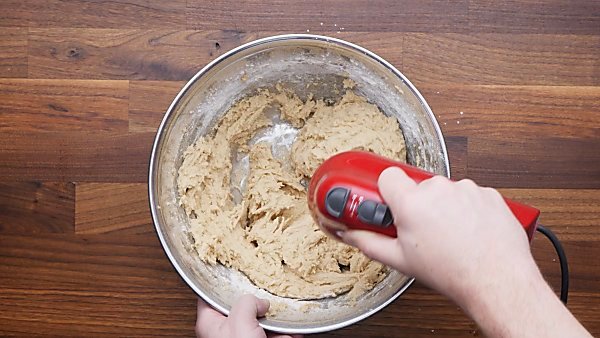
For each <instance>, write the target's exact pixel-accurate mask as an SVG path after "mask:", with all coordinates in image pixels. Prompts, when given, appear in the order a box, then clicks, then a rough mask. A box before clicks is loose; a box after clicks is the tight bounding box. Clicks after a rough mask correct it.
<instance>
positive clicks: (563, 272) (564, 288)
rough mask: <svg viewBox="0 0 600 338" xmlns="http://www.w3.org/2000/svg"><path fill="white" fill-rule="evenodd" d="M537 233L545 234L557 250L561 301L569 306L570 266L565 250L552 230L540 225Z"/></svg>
mask: <svg viewBox="0 0 600 338" xmlns="http://www.w3.org/2000/svg"><path fill="white" fill-rule="evenodd" d="M537 231H539V232H541V233H542V234H544V236H546V237H547V238H548V239H549V240H550V242H552V246H554V250H556V254H558V262H559V263H560V300H561V301H562V302H563V303H564V304H565V305H567V298H568V297H569V265H568V264H567V255H565V250H564V249H563V247H562V245H561V244H560V241H559V240H558V238H557V237H556V235H555V234H554V233H553V232H552V231H550V229H548V228H546V227H545V226H543V225H541V224H538V226H537Z"/></svg>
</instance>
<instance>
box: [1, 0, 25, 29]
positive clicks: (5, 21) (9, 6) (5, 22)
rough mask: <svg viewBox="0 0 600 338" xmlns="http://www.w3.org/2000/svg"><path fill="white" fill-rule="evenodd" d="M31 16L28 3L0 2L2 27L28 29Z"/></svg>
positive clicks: (21, 0)
mask: <svg viewBox="0 0 600 338" xmlns="http://www.w3.org/2000/svg"><path fill="white" fill-rule="evenodd" d="M31 14H32V13H31V12H30V11H29V8H28V7H27V2H26V1H23V0H2V1H0V27H27V26H28V24H29V18H30V17H31Z"/></svg>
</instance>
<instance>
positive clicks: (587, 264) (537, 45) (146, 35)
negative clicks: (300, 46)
mask: <svg viewBox="0 0 600 338" xmlns="http://www.w3.org/2000/svg"><path fill="white" fill-rule="evenodd" d="M309 31H310V33H317V34H325V35H330V36H334V37H339V38H343V39H346V40H348V41H351V42H354V43H357V44H360V45H362V46H364V47H366V48H369V49H371V50H372V51H374V52H376V53H378V54H379V55H381V56H382V57H384V58H386V59H387V60H388V61H390V62H391V63H392V64H394V65H395V66H396V67H397V68H399V69H400V70H401V71H402V72H404V74H405V75H406V76H407V77H408V78H409V79H410V80H411V81H413V82H414V84H415V85H416V86H417V87H418V88H419V90H421V92H422V93H423V95H424V96H425V98H426V99H427V101H428V102H429V103H430V105H431V107H432V108H433V111H434V112H435V114H436V116H437V117H438V121H439V122H440V125H441V127H442V129H443V132H444V135H445V137H446V141H447V144H448V148H449V153H450V161H451V165H452V172H453V177H454V178H463V177H470V178H472V179H474V180H476V181H477V182H479V183H480V184H482V185H489V186H494V187H498V188H501V190H502V192H503V193H505V194H506V195H507V196H510V197H513V198H516V199H518V200H522V201H524V202H526V203H530V204H532V205H534V206H536V207H538V208H540V209H541V210H542V216H541V222H542V223H543V224H545V225H546V226H548V227H549V228H551V229H552V230H554V231H555V232H556V234H557V235H558V236H559V237H560V239H561V240H562V241H563V243H564V246H565V247H566V251H567V254H568V256H569V259H570V268H571V294H570V295H571V297H570V302H569V308H570V309H571V311H573V313H574V314H575V316H576V317H577V318H578V319H579V320H581V321H582V322H583V323H584V325H585V326H586V327H587V328H588V329H589V330H591V332H592V333H593V334H595V335H599V336H600V258H599V257H600V1H598V0H578V1H561V0H548V1H539V0H524V1H512V0H507V1H493V0H481V1H477V0H471V1H469V0H457V1H442V0H404V1H393V0H389V1H365V0H348V1H333V0H324V1H319V0H309V1H295V2H285V1H261V0H250V1H246V2H244V3H240V2H237V1H226V0H215V1H199V0H187V1H186V0H171V1H158V0H154V1H149V0H111V1H101V0H96V1H95V0H69V1H67V0H37V1H36V0H2V1H1V2H0V335H1V336H5V335H17V336H31V335H34V334H44V335H56V336H70V335H72V336H115V335H116V336H124V335H126V336H134V335H135V336H153V335H164V336H193V326H194V321H195V296H194V294H193V293H192V292H191V291H190V289H189V288H188V287H187V286H186V285H185V284H184V283H183V282H182V280H181V279H180V278H179V276H178V275H177V273H176V272H175V270H174V269H173V268H172V266H171V265H170V263H169V261H168V260H167V258H166V256H165V255H164V253H163V251H162V249H161V246H160V244H159V242H158V239H157V237H156V235H155V232H154V229H153V226H152V222H151V219H150V214H149V210H148V201H147V196H146V188H147V185H146V181H147V167H148V158H149V152H150V147H151V144H152V141H153V137H154V133H155V131H156V128H157V126H158V123H159V121H160V119H161V118H162V116H163V113H164V111H165V109H166V107H167V106H168V104H169V103H170V101H171V100H172V99H173V97H174V96H175V94H176V93H177V92H178V90H179V89H180V88H181V86H182V85H183V84H184V83H185V81H187V80H188V79H189V78H191V77H192V76H193V75H194V74H195V73H196V72H197V71H198V70H199V69H200V68H201V67H203V66H204V65H205V64H207V63H208V62H209V61H210V60H212V59H214V58H215V57H216V56H218V55H220V54H222V53H224V52H225V51H227V50H229V49H231V48H233V47H235V46H238V45H240V44H242V43H245V42H248V41H251V40H253V39H256V38H258V37H264V36H268V35H272V34H276V33H290V32H297V33H298V32H299V33H303V32H309ZM499 240H501V239H499ZM532 251H533V253H534V256H535V257H536V259H537V261H538V263H539V265H540V267H541V269H542V271H543V273H544V275H545V276H546V277H547V279H548V281H549V282H550V283H551V284H552V285H553V286H554V287H555V288H556V287H557V286H558V285H559V279H558V277H559V275H558V272H559V270H558V263H557V262H556V257H555V254H554V252H553V251H552V249H551V246H550V245H549V244H548V242H547V241H546V240H545V239H544V238H543V237H541V236H537V237H536V239H535V240H534V241H533V245H532ZM523 325H527V323H525V322H524V323H523ZM472 335H481V333H480V332H479V331H478V330H477V328H476V326H475V325H474V323H473V322H472V321H471V320H469V319H468V318H467V317H466V316H465V315H464V314H463V312H462V311H461V310H460V309H459V308H457V307H456V306H455V305H453V304H452V303H450V302H449V301H447V300H446V299H444V297H442V296H440V295H438V294H437V293H435V292H433V291H431V290H429V289H427V288H425V287H424V286H422V285H419V284H418V283H417V284H416V285H415V286H414V287H412V288H411V289H410V290H409V291H408V292H407V293H406V294H404V295H403V296H402V297H401V298H400V299H399V300H397V301H396V302H394V303H393V304H392V305H390V306H389V307H387V308H386V309H384V310H383V311H381V312H380V313H378V314H377V315H375V316H373V317H371V318H369V319H367V320H365V321H363V322H361V323H359V324H357V325H353V326H352V327H350V328H346V329H343V330H339V331H336V332H331V333H328V334H323V335H318V336H319V337H347V336H353V337H383V336H390V337H392V336H393V337H422V336H442V337H466V336H472Z"/></svg>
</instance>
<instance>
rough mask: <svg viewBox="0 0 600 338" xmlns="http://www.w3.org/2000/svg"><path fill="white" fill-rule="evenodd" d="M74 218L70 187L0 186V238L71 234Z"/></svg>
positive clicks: (40, 184)
mask: <svg viewBox="0 0 600 338" xmlns="http://www.w3.org/2000/svg"><path fill="white" fill-rule="evenodd" d="M74 216H75V187H74V185H73V184H72V183H62V182H58V183H56V182H54V183H53V182H44V183H41V182H15V183H0V235H3V234H7V233H15V234H28V235H35V234H39V233H73V232H74V229H73V218H74Z"/></svg>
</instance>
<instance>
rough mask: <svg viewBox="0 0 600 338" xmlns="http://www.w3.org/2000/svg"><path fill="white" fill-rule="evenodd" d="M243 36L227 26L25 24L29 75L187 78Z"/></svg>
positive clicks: (240, 40)
mask: <svg viewBox="0 0 600 338" xmlns="http://www.w3.org/2000/svg"><path fill="white" fill-rule="evenodd" d="M243 38H244V34H240V33H237V32H227V31H177V30H134V29H133V30H132V29H129V30H127V29H39V28H36V29H30V31H29V73H28V75H29V77H30V78H69V79H73V78H75V79H77V78H84V79H128V80H179V81H183V80H186V81H187V80H188V79H190V78H191V77H192V76H193V75H194V74H195V73H196V72H197V71H198V70H200V69H201V68H202V67H203V66H204V65H205V64H206V63H208V62H209V61H211V60H212V59H213V58H215V57H216V56H217V55H219V54H221V53H223V52H224V51H226V50H229V49H231V48H233V47H235V46H238V45H239V44H241V43H242V39H243Z"/></svg>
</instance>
